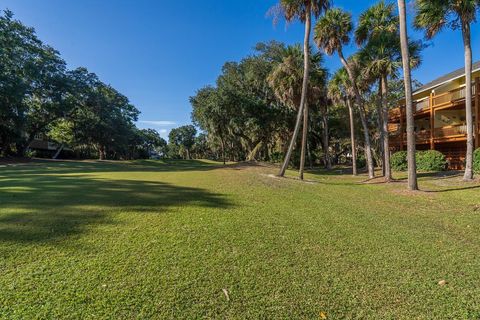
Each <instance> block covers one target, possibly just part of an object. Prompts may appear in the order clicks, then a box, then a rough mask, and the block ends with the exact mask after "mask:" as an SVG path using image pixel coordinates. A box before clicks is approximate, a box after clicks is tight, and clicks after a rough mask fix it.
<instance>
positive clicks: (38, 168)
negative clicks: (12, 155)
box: [0, 160, 234, 177]
mask: <svg viewBox="0 0 480 320" xmlns="http://www.w3.org/2000/svg"><path fill="white" fill-rule="evenodd" d="M230 166H234V165H231V164H227V165H225V166H223V164H221V163H217V162H206V161H201V160H137V161H92V160H88V161H62V160H60V161H55V160H35V161H32V162H29V163H21V164H11V165H8V166H5V167H3V168H0V177H2V176H6V175H9V174H15V175H27V174H30V175H35V174H44V173H46V170H48V171H49V172H48V173H61V174H69V173H88V172H122V171H128V172H137V171H154V172H167V171H168V172H180V171H209V170H215V169H220V168H228V167H230Z"/></svg>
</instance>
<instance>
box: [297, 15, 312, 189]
mask: <svg viewBox="0 0 480 320" xmlns="http://www.w3.org/2000/svg"><path fill="white" fill-rule="evenodd" d="M311 19H312V15H311V13H310V6H307V15H306V17H305V40H304V42H303V59H304V64H305V66H304V70H303V86H302V99H301V100H303V134H302V152H301V154H300V170H299V177H300V179H301V180H303V171H304V169H305V152H306V150H307V139H308V98H307V95H308V78H309V77H308V76H309V75H310V43H309V42H310V31H311V28H312V26H311V24H312V21H311ZM300 103H302V102H300Z"/></svg>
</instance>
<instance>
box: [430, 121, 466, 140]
mask: <svg viewBox="0 0 480 320" xmlns="http://www.w3.org/2000/svg"><path fill="white" fill-rule="evenodd" d="M466 134H467V126H466V125H464V124H463V125H458V126H448V127H442V128H435V130H434V137H435V138H445V137H452V136H459V135H466Z"/></svg>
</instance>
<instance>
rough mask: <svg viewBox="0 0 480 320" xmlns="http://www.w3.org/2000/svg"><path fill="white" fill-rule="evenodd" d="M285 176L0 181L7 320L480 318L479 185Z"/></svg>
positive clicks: (17, 175) (111, 167) (249, 171)
mask: <svg viewBox="0 0 480 320" xmlns="http://www.w3.org/2000/svg"><path fill="white" fill-rule="evenodd" d="M275 172H276V169H274V168H268V167H261V166H251V167H248V166H245V165H243V166H235V165H230V166H227V167H223V166H221V165H219V164H215V163H210V162H200V161H190V162H187V161H185V162H166V163H165V162H161V161H142V162H132V163H109V162H106V163H95V162H40V163H31V164H27V165H17V166H3V167H0V257H1V259H0V318H1V319H31V318H38V319H81V318H82V319H104V318H106V319H132V318H139V319H150V318H152V319H171V318H183V319H194V318H218V319H247V318H250V319H258V318H279V319H297V318H304V319H319V318H321V317H320V315H321V313H324V314H326V316H327V318H328V319H340V318H360V319H365V318H375V319H412V318H415V319H433V318H436V319H462V318H465V319H467V318H470V319H471V318H479V317H480V232H479V230H480V197H479V196H480V184H479V183H478V182H476V183H469V184H465V183H462V182H460V177H459V176H455V175H453V176H441V175H428V174H426V175H424V176H423V177H422V178H421V180H420V187H421V188H422V189H423V190H424V191H423V192H419V193H414V194H411V193H408V192H405V191H404V190H405V188H406V184H405V182H396V183H391V184H388V185H386V184H381V183H369V184H366V183H360V181H362V179H365V177H358V178H353V177H350V176H349V175H347V174H341V172H339V171H333V172H329V173H327V172H322V171H318V172H311V173H309V174H308V175H307V178H308V179H309V182H300V181H297V180H294V179H278V178H274V177H272V176H269V174H272V173H275ZM289 174H290V175H294V173H293V172H290V173H289ZM396 176H397V178H402V177H403V176H402V175H398V174H397V175H396ZM427 191H428V192H427ZM440 280H446V281H447V284H446V285H443V286H441V285H439V284H438V282H439V281H440ZM225 292H227V293H228V299H227V295H226V294H225Z"/></svg>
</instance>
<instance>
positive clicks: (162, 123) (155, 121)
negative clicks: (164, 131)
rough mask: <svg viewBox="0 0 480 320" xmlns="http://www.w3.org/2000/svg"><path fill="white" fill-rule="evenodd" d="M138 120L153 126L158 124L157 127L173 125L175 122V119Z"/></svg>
mask: <svg viewBox="0 0 480 320" xmlns="http://www.w3.org/2000/svg"><path fill="white" fill-rule="evenodd" d="M138 122H140V123H144V124H150V125H154V126H158V127H167V126H174V125H176V124H177V123H176V122H175V121H165V120H154V121H151V120H141V121H138Z"/></svg>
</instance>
